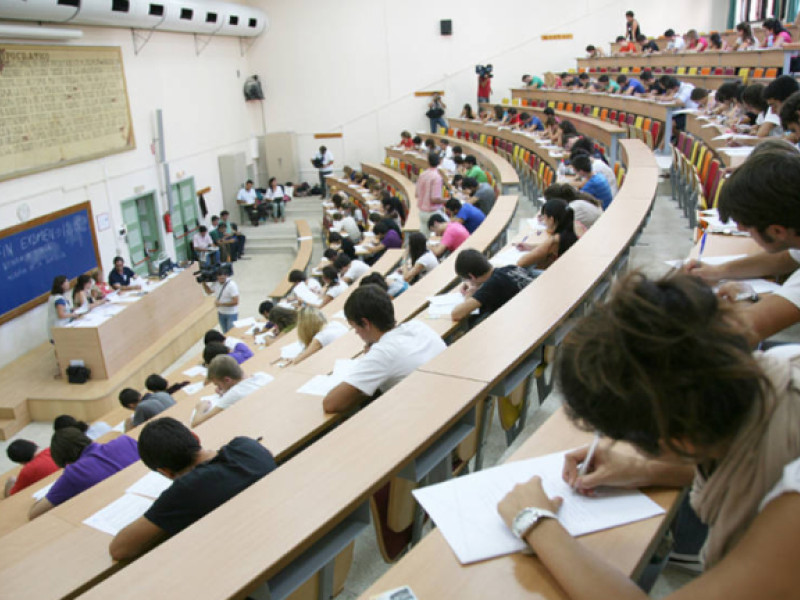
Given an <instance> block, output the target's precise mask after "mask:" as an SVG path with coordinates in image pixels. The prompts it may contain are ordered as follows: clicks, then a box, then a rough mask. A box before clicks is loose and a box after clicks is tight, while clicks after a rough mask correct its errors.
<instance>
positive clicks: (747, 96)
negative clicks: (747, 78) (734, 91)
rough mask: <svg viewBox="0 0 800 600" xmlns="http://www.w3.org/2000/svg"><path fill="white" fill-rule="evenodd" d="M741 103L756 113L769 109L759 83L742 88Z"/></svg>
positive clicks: (762, 87) (762, 88)
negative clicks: (750, 107) (753, 109)
mask: <svg viewBox="0 0 800 600" xmlns="http://www.w3.org/2000/svg"><path fill="white" fill-rule="evenodd" d="M742 102H743V103H744V104H747V105H748V106H752V107H753V108H755V109H756V110H757V111H758V112H764V111H766V110H767V108H769V105H768V104H767V101H766V99H765V98H764V86H763V85H762V84H760V83H752V84H750V85H748V86H747V87H746V88H744V91H743V92H742ZM723 187H724V186H723Z"/></svg>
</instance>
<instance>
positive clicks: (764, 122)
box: [742, 83, 783, 138]
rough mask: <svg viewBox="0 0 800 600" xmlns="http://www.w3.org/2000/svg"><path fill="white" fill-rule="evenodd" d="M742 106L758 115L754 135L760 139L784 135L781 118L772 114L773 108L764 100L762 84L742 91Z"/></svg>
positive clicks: (755, 84) (750, 86) (756, 84)
mask: <svg viewBox="0 0 800 600" xmlns="http://www.w3.org/2000/svg"><path fill="white" fill-rule="evenodd" d="M742 104H743V105H744V108H745V110H747V111H750V112H753V113H756V114H757V115H758V117H756V124H755V128H754V129H755V130H754V131H752V133H753V134H754V135H756V136H758V137H760V138H765V137H771V136H774V137H780V136H782V135H783V128H782V127H781V119H780V117H779V116H778V115H777V114H775V113H774V112H772V107H770V105H769V104H768V103H767V101H766V99H765V98H764V86H763V85H762V84H760V83H754V84H751V85H748V86H747V87H746V88H744V90H743V91H742Z"/></svg>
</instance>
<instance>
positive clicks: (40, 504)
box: [28, 497, 54, 521]
mask: <svg viewBox="0 0 800 600" xmlns="http://www.w3.org/2000/svg"><path fill="white" fill-rule="evenodd" d="M51 508H54V507H53V505H52V504H50V501H49V500H48V499H47V498H46V497H45V498H42V499H41V500H37V501H36V502H34V503H33V506H31V509H30V510H29V511H28V519H30V520H31V521H33V520H34V519H35V518H36V517H40V516H42V515H43V514H44V513H46V512H47V511H48V510H50V509H51Z"/></svg>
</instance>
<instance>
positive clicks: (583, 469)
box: [578, 433, 600, 477]
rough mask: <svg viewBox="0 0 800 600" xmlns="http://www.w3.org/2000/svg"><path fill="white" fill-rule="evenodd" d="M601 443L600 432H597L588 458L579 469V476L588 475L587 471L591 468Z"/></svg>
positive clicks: (587, 455)
mask: <svg viewBox="0 0 800 600" xmlns="http://www.w3.org/2000/svg"><path fill="white" fill-rule="evenodd" d="M599 443H600V434H599V433H595V434H594V439H593V440H592V444H591V445H590V446H589V452H588V453H587V454H586V458H585V459H584V460H583V462H582V463H581V466H580V468H579V469H578V477H583V476H584V475H586V472H587V471H588V470H589V465H590V464H592V459H593V458H594V453H595V451H596V450H597V444H599Z"/></svg>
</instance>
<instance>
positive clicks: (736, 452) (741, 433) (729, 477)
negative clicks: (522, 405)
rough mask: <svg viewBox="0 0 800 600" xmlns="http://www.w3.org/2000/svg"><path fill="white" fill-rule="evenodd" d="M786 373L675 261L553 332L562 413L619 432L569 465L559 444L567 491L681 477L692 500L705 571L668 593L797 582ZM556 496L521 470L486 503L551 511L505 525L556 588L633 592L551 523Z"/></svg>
mask: <svg viewBox="0 0 800 600" xmlns="http://www.w3.org/2000/svg"><path fill="white" fill-rule="evenodd" d="M726 185H727V184H726ZM708 373H715V374H716V375H715V376H713V377H709V376H708ZM798 373H800V368H798V357H797V352H796V350H795V351H793V352H792V353H791V355H788V356H787V355H786V353H780V352H766V353H758V354H755V355H752V354H750V351H749V348H748V344H747V340H746V339H745V337H744V336H743V335H742V329H741V327H740V324H739V323H738V322H737V320H736V317H735V315H734V314H732V311H731V310H728V309H726V307H725V306H724V305H721V304H720V303H719V302H718V301H717V300H716V299H715V297H714V294H713V292H712V291H711V290H710V289H709V288H708V287H707V286H706V285H704V284H703V283H702V282H700V281H698V280H693V279H692V278H691V277H687V276H686V275H682V274H678V275H674V276H671V277H666V278H664V279H661V280H657V281H651V280H648V279H647V278H645V277H644V276H643V275H641V274H638V273H634V274H630V275H627V276H626V277H625V278H623V280H622V281H621V282H620V284H618V286H617V288H616V290H615V293H614V294H613V296H612V298H611V300H610V301H609V302H607V303H603V304H598V305H597V306H596V308H595V310H593V311H592V312H591V313H589V315H588V316H587V317H584V318H583V319H581V321H579V322H578V324H577V325H576V326H575V327H574V328H573V329H572V331H570V333H569V334H568V335H567V337H566V339H565V340H564V342H563V343H562V344H561V346H560V348H559V356H558V358H557V360H556V364H555V368H554V375H555V377H556V381H557V382H558V383H557V385H558V387H559V389H561V391H562V393H563V396H564V402H565V405H566V406H565V409H566V412H567V414H568V415H569V416H570V418H571V419H572V420H573V421H575V422H576V424H578V426H579V427H581V428H582V429H586V430H594V431H597V432H598V433H600V434H601V435H603V436H605V437H607V438H609V440H610V441H611V442H612V444H613V443H614V442H621V443H620V444H617V445H615V446H613V447H610V446H609V445H608V444H601V445H600V446H599V447H598V450H597V451H596V452H595V454H594V458H593V460H592V461H591V464H590V465H589V470H588V472H587V473H586V474H585V475H582V474H580V473H579V471H578V465H579V464H580V463H581V461H583V460H585V459H586V457H587V453H588V448H587V447H583V448H579V449H578V450H574V451H572V452H570V453H568V454H567V455H566V457H565V461H564V470H563V477H564V480H565V482H566V483H568V484H569V485H570V486H572V487H574V488H576V489H577V491H578V492H579V493H590V492H591V491H592V490H594V489H595V488H596V487H597V486H616V487H646V486H647V487H649V486H656V487H660V486H670V487H682V486H689V485H691V486H692V488H691V491H690V494H689V498H690V500H691V504H692V507H693V508H694V510H695V512H696V513H697V514H698V516H699V517H700V520H701V521H703V522H704V523H706V524H708V526H709V531H708V535H707V538H706V542H705V547H704V548H703V552H702V556H703V559H704V560H703V562H704V567H705V571H704V572H703V574H702V575H700V576H699V577H697V578H696V579H694V580H693V581H691V582H689V583H688V584H687V585H686V586H685V587H683V588H682V589H681V590H679V591H677V592H675V593H674V595H670V596H669V597H670V598H675V600H678V598H703V599H704V600H722V599H723V598H724V599H726V600H732V599H740V600H743V599H745V598H759V599H765V600H766V599H770V600H778V599H781V598H791V597H794V596H796V590H797V588H798V586H799V585H800V574H798V570H797V564H798V561H800V546H798V544H797V543H796V540H797V538H798V536H800V520H798V518H797V515H798V514H800V493H799V492H800V480H799V478H798V474H800V469H799V468H798V467H800V461H798V457H800V435H799V433H800V432H798V424H799V423H800V395H799V394H798V392H797V390H798V389H800V382H799V381H798ZM620 446H623V448H620ZM631 446H632V447H633V448H631ZM559 506H560V502H559V501H558V499H550V498H548V497H547V495H546V494H545V493H544V491H543V490H542V487H541V481H540V480H539V479H538V478H534V479H532V480H531V481H529V482H527V483H523V484H519V485H517V486H516V487H515V488H514V489H513V490H512V491H511V492H510V493H509V494H508V495H507V496H506V497H505V498H504V499H503V500H502V501H501V502H500V504H499V505H498V508H497V510H498V512H499V513H500V516H501V517H502V518H503V520H504V521H505V522H506V523H507V524H509V525H511V523H512V522H513V520H514V519H515V517H516V516H517V515H518V514H519V512H520V510H521V509H522V508H523V507H526V508H527V507H530V508H533V509H544V510H547V511H550V512H552V513H553V517H555V518H552V517H551V518H546V519H541V520H540V521H538V522H537V523H536V524H534V525H533V526H532V527H528V528H526V530H525V531H520V530H519V529H517V531H516V534H517V535H518V537H521V538H524V539H525V541H526V542H527V543H528V544H529V545H530V547H531V548H532V549H533V551H534V552H535V553H536V555H537V556H538V557H539V559H540V560H541V561H542V563H543V564H544V567H545V568H546V569H547V570H548V571H549V572H550V574H551V575H552V576H553V578H554V579H555V580H556V581H557V582H558V584H560V585H561V586H563V588H564V590H565V591H566V596H567V597H569V598H573V599H576V600H583V599H587V600H588V599H590V598H592V599H594V598H625V599H631V600H634V599H641V600H645V599H646V598H647V597H648V596H647V594H646V593H645V592H643V591H642V590H641V589H640V588H638V587H637V586H636V584H635V583H634V582H633V581H631V580H630V579H629V578H628V575H627V574H623V573H621V572H618V571H616V570H615V569H613V568H611V567H609V566H607V565H606V564H605V563H604V561H603V559H602V558H601V557H597V556H595V555H594V554H593V553H592V552H591V551H590V550H588V549H587V548H586V547H585V546H584V545H583V544H581V543H579V542H577V541H576V540H574V539H573V538H572V537H571V536H570V535H569V534H568V533H567V532H566V531H565V530H564V529H563V528H562V527H561V525H560V524H559V522H558V516H557V513H558V510H559ZM547 516H548V517H550V515H547ZM754 565H758V567H757V568H753V566H754ZM519 568H520V566H519V564H517V565H516V569H519ZM516 576H519V573H518V572H517V573H516Z"/></svg>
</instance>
